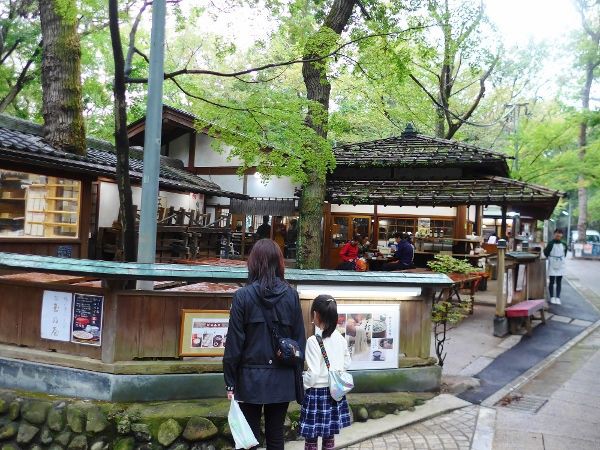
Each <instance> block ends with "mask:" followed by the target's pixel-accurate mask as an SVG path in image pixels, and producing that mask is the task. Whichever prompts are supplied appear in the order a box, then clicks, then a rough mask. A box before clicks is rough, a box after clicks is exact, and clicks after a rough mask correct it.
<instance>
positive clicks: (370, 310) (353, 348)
mask: <svg viewBox="0 0 600 450" xmlns="http://www.w3.org/2000/svg"><path fill="white" fill-rule="evenodd" d="M399 325H400V310H399V307H398V305H370V304H365V305H348V304H346V305H338V326H337V329H338V331H339V332H340V333H341V334H342V336H344V337H345V338H346V341H347V342H348V348H349V349H350V355H351V356H352V364H351V365H350V370H356V369H391V368H393V369H395V368H397V367H398V354H399V349H400V343H399V335H400V334H399Z"/></svg>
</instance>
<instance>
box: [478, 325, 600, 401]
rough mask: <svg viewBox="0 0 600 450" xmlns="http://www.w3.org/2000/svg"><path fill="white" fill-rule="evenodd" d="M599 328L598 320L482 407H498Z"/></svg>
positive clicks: (501, 390)
mask: <svg viewBox="0 0 600 450" xmlns="http://www.w3.org/2000/svg"><path fill="white" fill-rule="evenodd" d="M598 328H600V320H597V321H596V322H594V323H593V324H592V325H590V326H589V327H587V328H586V329H584V330H583V331H582V332H581V333H579V334H578V335H577V336H575V337H574V338H573V339H571V340H570V341H569V342H567V343H565V344H564V345H563V346H562V347H560V348H558V349H556V350H555V351H554V352H552V353H551V354H550V355H548V356H547V357H546V358H545V359H544V360H542V361H540V362H539V363H537V364H536V365H535V366H533V367H532V368H531V369H529V370H528V371H527V372H525V373H524V374H522V375H520V376H519V377H517V378H515V379H514V380H513V381H511V382H510V383H509V384H507V385H506V386H504V387H503V388H502V389H500V390H499V391H497V392H495V393H494V394H492V395H490V396H489V397H488V398H486V399H485V400H484V401H482V402H481V406H485V407H488V408H493V407H494V405H496V403H498V402H499V401H500V400H501V399H502V398H504V397H505V396H507V395H508V394H510V393H512V392H514V391H515V390H517V389H519V388H520V387H521V386H523V385H524V384H525V383H527V382H528V381H530V380H531V379H532V378H534V377H535V376H537V375H538V374H539V373H540V372H542V371H543V370H544V369H546V368H548V367H549V366H550V365H551V364H552V363H554V361H556V360H557V359H558V358H559V357H560V356H561V355H563V354H564V353H566V352H567V351H569V350H570V349H572V348H573V347H574V346H575V345H577V344H579V343H580V342H581V341H582V340H583V339H585V338H586V337H588V336H589V335H590V334H592V333H593V332H594V331H596V330H597V329H598Z"/></svg>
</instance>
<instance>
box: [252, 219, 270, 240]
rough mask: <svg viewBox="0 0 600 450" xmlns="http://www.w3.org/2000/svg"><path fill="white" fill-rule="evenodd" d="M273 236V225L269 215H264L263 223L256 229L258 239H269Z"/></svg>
mask: <svg viewBox="0 0 600 450" xmlns="http://www.w3.org/2000/svg"><path fill="white" fill-rule="evenodd" d="M270 237H271V225H269V216H263V223H262V225H260V226H259V227H258V228H257V229H256V239H257V240H258V239H268V238H270Z"/></svg>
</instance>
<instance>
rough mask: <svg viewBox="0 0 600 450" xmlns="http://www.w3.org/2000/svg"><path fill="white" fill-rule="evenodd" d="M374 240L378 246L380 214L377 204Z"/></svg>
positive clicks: (374, 215)
mask: <svg viewBox="0 0 600 450" xmlns="http://www.w3.org/2000/svg"><path fill="white" fill-rule="evenodd" d="M373 227H374V228H375V229H374V230H373V241H374V243H375V245H376V246H378V245H379V215H378V213H377V205H375V207H374V209H373Z"/></svg>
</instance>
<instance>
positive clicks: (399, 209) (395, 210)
mask: <svg viewBox="0 0 600 450" xmlns="http://www.w3.org/2000/svg"><path fill="white" fill-rule="evenodd" d="M377 214H378V215H379V216H382V215H385V214H394V215H407V216H419V217H429V216H446V217H455V216H456V208H449V207H447V206H440V207H437V208H434V207H433V206H419V207H418V208H417V207H416V206H377Z"/></svg>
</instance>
